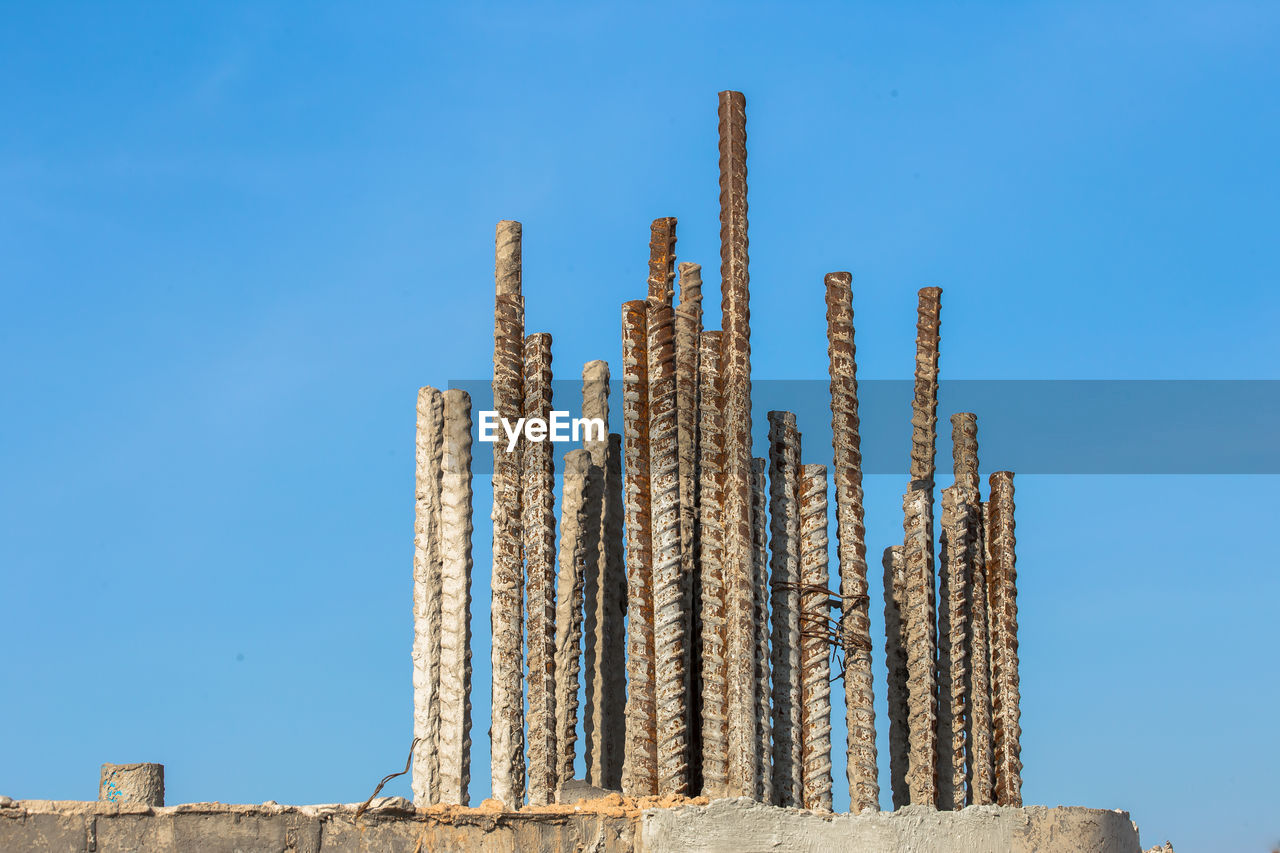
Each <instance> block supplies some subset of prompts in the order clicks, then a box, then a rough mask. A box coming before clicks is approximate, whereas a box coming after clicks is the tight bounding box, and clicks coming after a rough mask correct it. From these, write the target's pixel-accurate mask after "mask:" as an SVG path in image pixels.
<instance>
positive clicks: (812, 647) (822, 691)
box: [799, 465, 831, 812]
mask: <svg viewBox="0 0 1280 853" xmlns="http://www.w3.org/2000/svg"><path fill="white" fill-rule="evenodd" d="M799 494H800V583H801V585H802V588H803V590H804V593H803V596H802V600H801V604H800V608H801V611H800V612H801V614H802V617H801V623H800V633H801V640H800V643H801V649H800V672H801V679H800V688H801V695H800V708H801V715H800V743H801V747H802V749H803V763H804V798H803V801H802V803H801V805H802V806H803V807H804V808H806V809H816V810H818V811H824V812H829V811H831V654H830V653H831V644H830V641H829V640H828V631H829V629H828V627H827V625H828V618H829V614H830V609H831V605H830V601H831V596H830V594H829V593H828V591H827V585H828V584H829V583H830V581H829V579H828V574H827V466H826V465H805V466H803V467H802V468H801V471H800V483H799Z"/></svg>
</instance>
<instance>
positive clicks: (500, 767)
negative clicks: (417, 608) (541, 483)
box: [490, 221, 525, 809]
mask: <svg viewBox="0 0 1280 853" xmlns="http://www.w3.org/2000/svg"><path fill="white" fill-rule="evenodd" d="M520 245H521V228H520V223H519V222H511V221H503V222H499V223H498V227H497V236H496V240H495V253H494V254H495V261H494V283H495V299H494V316H493V408H494V411H495V412H497V414H498V416H499V417H502V418H507V419H508V420H509V421H510V422H511V423H515V422H516V420H517V419H518V418H519V417H520V416H521V412H522V411H523V409H524V384H523V382H524V380H523V369H524V297H523V296H522V294H521V281H520V279H521V265H520ZM520 489H521V464H520V447H519V446H518V445H517V447H516V448H515V449H514V450H513V451H512V452H510V453H508V452H507V449H506V446H505V445H504V444H503V443H502V442H498V441H495V442H494V443H493V512H492V520H493V571H492V573H491V576H490V577H491V587H492V601H491V605H490V607H491V610H490V620H491V624H492V625H493V646H492V649H491V658H492V659H491V664H492V667H491V673H492V682H491V683H492V689H493V723H492V726H491V728H490V773H491V777H492V786H493V788H492V789H493V796H494V798H495V799H497V800H499V801H500V802H502V803H503V804H504V806H506V807H507V808H509V809H513V808H518V807H519V806H520V804H521V803H522V802H523V801H524V789H525V774H524V689H523V679H524V670H523V667H524V657H523V647H524V637H523V630H524V629H523V606H524V601H523V596H524V574H523V572H524V562H523V535H522V531H521V516H522V511H521V501H520Z"/></svg>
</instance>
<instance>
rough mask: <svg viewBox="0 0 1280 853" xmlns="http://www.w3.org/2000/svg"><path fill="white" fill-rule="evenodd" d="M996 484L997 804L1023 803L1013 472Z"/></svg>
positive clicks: (992, 578)
mask: <svg viewBox="0 0 1280 853" xmlns="http://www.w3.org/2000/svg"><path fill="white" fill-rule="evenodd" d="M988 483H989V485H990V488H991V492H990V495H991V499H990V504H991V509H990V529H989V532H988V533H987V541H988V543H989V546H988V547H989V552H990V555H991V557H990V561H989V562H988V564H987V571H988V572H989V577H988V580H987V582H988V587H989V589H990V590H991V597H990V607H991V611H990V612H991V613H992V614H993V616H994V618H995V620H996V624H997V625H998V626H999V628H998V630H997V632H996V633H995V634H994V636H993V638H992V640H993V646H992V656H991V660H992V672H991V678H992V691H991V693H992V709H991V713H992V718H993V720H994V726H993V728H994V755H995V766H996V774H995V799H996V805H1001V806H1021V805H1022V759H1021V744H1020V742H1021V739H1022V726H1021V713H1020V709H1019V701H1020V697H1019V688H1018V588H1017V580H1018V573H1017V565H1016V556H1015V541H1014V520H1013V512H1014V504H1013V472H1012V471H996V472H995V473H993V474H992V475H991V477H990V478H989V480H988Z"/></svg>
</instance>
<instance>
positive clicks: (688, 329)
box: [675, 263, 702, 792]
mask: <svg viewBox="0 0 1280 853" xmlns="http://www.w3.org/2000/svg"><path fill="white" fill-rule="evenodd" d="M678 269H679V273H680V277H679V282H678V284H679V288H680V302H679V303H678V304H677V305H676V315H675V328H676V428H677V431H678V433H679V447H680V575H681V582H682V583H683V584H684V593H685V613H686V614H687V617H688V620H689V626H688V647H689V666H688V667H687V671H686V673H685V679H686V683H687V688H686V689H687V691H688V694H689V701H688V707H689V727H688V733H689V790H690V791H691V792H697V791H701V790H702V725H701V718H702V682H701V679H700V678H699V663H698V661H699V660H700V656H701V648H702V643H701V639H700V638H701V635H702V624H701V617H700V612H701V608H700V607H698V606H696V602H698V600H699V599H700V597H701V592H700V590H699V589H698V572H697V566H698V550H699V547H700V546H699V542H698V343H699V338H698V336H699V334H700V333H701V332H702V267H701V266H700V265H698V264H693V263H682V264H680V265H679V268H678Z"/></svg>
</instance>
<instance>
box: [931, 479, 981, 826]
mask: <svg viewBox="0 0 1280 853" xmlns="http://www.w3.org/2000/svg"><path fill="white" fill-rule="evenodd" d="M973 507H974V493H973V492H972V491H971V490H969V489H966V488H965V487H963V486H960V485H955V486H952V487H951V488H949V489H943V490H942V571H941V572H940V573H939V582H938V808H940V809H962V808H964V806H965V802H966V801H967V792H966V790H965V786H966V781H967V773H966V750H967V744H966V732H967V730H968V719H969V689H970V673H969V657H970V647H969V639H970V624H969V597H970V591H971V589H972V588H973V570H972V564H971V557H970V555H971V553H972V549H971V541H972V536H973V528H974V527H976V525H975V524H974V523H973V521H974V519H973Z"/></svg>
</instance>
